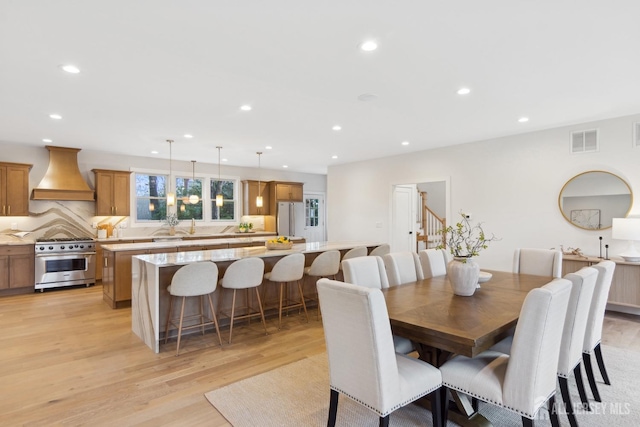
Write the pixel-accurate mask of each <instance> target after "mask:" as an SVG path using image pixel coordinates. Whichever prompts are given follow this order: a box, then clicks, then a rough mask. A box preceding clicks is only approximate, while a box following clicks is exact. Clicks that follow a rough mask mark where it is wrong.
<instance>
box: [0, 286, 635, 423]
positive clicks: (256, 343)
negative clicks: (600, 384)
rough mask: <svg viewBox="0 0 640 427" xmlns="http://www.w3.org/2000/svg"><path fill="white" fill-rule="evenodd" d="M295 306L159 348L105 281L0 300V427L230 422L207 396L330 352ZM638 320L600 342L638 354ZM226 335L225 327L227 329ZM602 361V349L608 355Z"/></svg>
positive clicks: (610, 329)
mask: <svg viewBox="0 0 640 427" xmlns="http://www.w3.org/2000/svg"><path fill="white" fill-rule="evenodd" d="M309 317H310V319H311V320H310V322H309V323H307V322H306V321H305V319H304V316H299V315H297V314H295V313H294V312H292V313H291V314H290V315H289V316H287V317H284V318H283V322H284V324H283V329H282V330H280V331H278V330H277V329H276V326H275V325H276V321H277V320H276V319H270V320H268V322H267V325H268V331H269V335H266V336H265V335H264V330H263V329H262V325H261V324H260V323H258V322H252V323H251V325H246V324H240V325H237V326H236V327H234V333H233V344H231V345H229V344H225V345H224V346H223V348H220V347H219V345H218V344H217V339H216V337H215V335H214V334H211V333H207V334H205V335H204V336H201V335H197V334H196V335H192V336H189V337H187V338H186V339H185V340H184V342H183V344H182V345H181V350H180V351H181V354H180V356H178V357H176V356H175V340H170V341H169V343H168V344H167V345H164V344H162V345H161V352H160V354H154V353H153V352H152V351H151V350H150V349H149V348H147V347H146V346H145V345H144V344H143V343H142V342H141V341H140V340H139V339H138V337H136V336H135V335H134V334H133V333H132V332H131V309H129V308H126V309H119V310H112V309H111V308H109V307H108V306H107V305H106V304H105V303H104V302H103V301H102V288H101V286H99V285H97V286H93V287H90V288H77V289H64V290H61V291H53V292H45V293H42V294H41V293H35V294H30V295H16V296H10V297H3V298H1V299H0V322H1V323H0V324H1V325H2V336H3V340H2V345H1V346H0V395H1V396H2V399H0V425H28V426H51V425H92V426H101V425H104V426H107V425H108V426H113V425H127V426H131V425H139V426H158V425H167V426H172V425H175V426H184V425H207V426H214V427H223V426H229V424H228V423H227V421H226V420H225V419H224V418H223V417H222V415H220V414H219V413H218V412H217V411H216V410H215V408H213V407H212V406H211V405H210V404H209V403H208V402H207V400H206V399H205V398H204V393H205V392H207V391H209V390H213V389H215V388H218V387H222V386H225V385H227V384H231V383H233V382H236V381H239V380H241V379H244V378H248V377H251V376H254V375H258V374H260V373H263V372H267V371H269V370H271V369H274V368H277V367H279V366H283V365H285V364H288V363H292V362H295V361H297V360H301V359H303V358H306V357H310V356H313V355H316V354H319V353H322V352H324V350H325V344H324V336H323V332H322V324H321V322H318V321H316V320H315V313H311V314H310V316H309ZM638 326H640V319H639V318H638V316H632V315H623V314H617V313H608V314H607V316H606V319H605V325H604V332H603V335H604V338H603V343H604V344H606V345H612V346H617V347H624V348H633V349H636V350H640V332H639V331H640V328H639V327H638ZM222 335H223V341H225V342H226V339H228V330H227V329H223V330H222ZM605 358H606V355H605Z"/></svg>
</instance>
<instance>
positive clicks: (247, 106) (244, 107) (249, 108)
mask: <svg viewBox="0 0 640 427" xmlns="http://www.w3.org/2000/svg"><path fill="white" fill-rule="evenodd" d="M240 109H241V110H242V111H251V105H243V106H241V107H240Z"/></svg>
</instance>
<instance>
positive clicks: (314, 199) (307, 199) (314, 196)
mask: <svg viewBox="0 0 640 427" xmlns="http://www.w3.org/2000/svg"><path fill="white" fill-rule="evenodd" d="M302 230H303V232H302V237H304V238H305V240H306V241H307V242H324V241H326V240H327V237H326V226H325V204H324V193H306V194H305V195H304V225H303V227H302Z"/></svg>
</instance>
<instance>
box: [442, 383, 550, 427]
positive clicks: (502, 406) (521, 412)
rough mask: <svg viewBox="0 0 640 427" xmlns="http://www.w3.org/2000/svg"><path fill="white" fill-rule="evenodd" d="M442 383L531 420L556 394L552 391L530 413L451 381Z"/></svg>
mask: <svg viewBox="0 0 640 427" xmlns="http://www.w3.org/2000/svg"><path fill="white" fill-rule="evenodd" d="M442 385H444V386H445V387H447V388H449V389H452V390H456V391H459V392H462V393H464V394H468V395H469V396H471V397H475V398H477V399H480V400H482V401H483V402H487V403H491V404H493V405H496V406H500V407H501V408H504V409H507V410H509V411H511V412H515V413H516V414H519V415H522V416H525V417H527V418H529V419H531V420H532V419H534V418H535V417H536V414H537V413H538V411H539V410H540V408H542V406H543V405H544V404H545V403H546V402H548V401H549V399H551V396H553V395H555V391H554V392H553V393H551V394H550V395H549V396H547V398H546V399H545V400H544V402H542V403H541V404H540V406H538V408H537V409H536V412H535V413H534V414H529V413H528V412H523V411H520V410H518V409H515V408H512V407H510V406H506V405H504V404H502V403H500V402H495V401H493V400H490V399H487V398H486V397H484V396H480V395H479V394H476V393H472V392H470V391H469V390H464V389H462V388H460V387H456V386H454V385H453V384H449V383H446V382H443V383H442Z"/></svg>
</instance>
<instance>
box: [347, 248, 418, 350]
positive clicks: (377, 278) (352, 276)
mask: <svg viewBox="0 0 640 427" xmlns="http://www.w3.org/2000/svg"><path fill="white" fill-rule="evenodd" d="M342 270H343V272H344V281H345V282H347V283H352V284H354V285H358V286H365V287H367V288H373V289H386V288H388V287H389V281H388V280H387V273H386V271H385V269H384V263H383V262H382V258H380V257H379V256H366V257H358V258H352V259H348V260H346V261H342ZM393 346H394V348H395V350H396V352H398V353H402V354H409V353H411V352H412V351H414V350H415V347H414V345H413V343H412V342H411V340H410V339H407V338H404V337H400V336H397V335H393Z"/></svg>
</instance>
